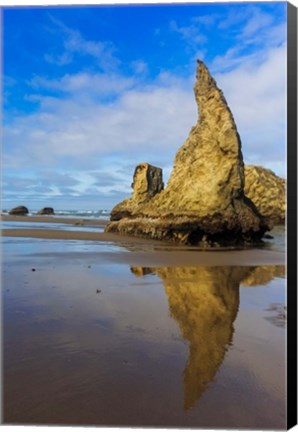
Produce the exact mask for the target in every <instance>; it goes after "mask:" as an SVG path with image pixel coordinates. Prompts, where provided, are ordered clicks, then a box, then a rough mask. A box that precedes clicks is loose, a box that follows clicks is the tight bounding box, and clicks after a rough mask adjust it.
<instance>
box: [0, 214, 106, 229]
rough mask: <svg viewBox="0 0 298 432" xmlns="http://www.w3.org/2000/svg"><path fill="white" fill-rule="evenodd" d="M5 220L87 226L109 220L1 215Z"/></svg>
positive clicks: (101, 224)
mask: <svg viewBox="0 0 298 432" xmlns="http://www.w3.org/2000/svg"><path fill="white" fill-rule="evenodd" d="M1 219H2V220H3V221H10V222H45V223H65V224H76V223H77V224H81V223H83V224H84V225H87V226H96V225H99V226H105V225H106V224H107V223H108V221H107V220H105V219H86V218H85V219H84V218H66V217H59V216H26V215H25V216H14V215H3V214H2V215H1Z"/></svg>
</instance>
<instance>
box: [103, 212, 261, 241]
mask: <svg viewBox="0 0 298 432" xmlns="http://www.w3.org/2000/svg"><path fill="white" fill-rule="evenodd" d="M267 229H268V228H267V226H266V225H264V226H262V227H258V228H256V229H255V230H254V229H253V228H250V229H248V230H247V231H244V230H243V229H242V227H241V226H240V225H237V224H233V223H231V221H230V222H226V223H224V224H222V221H221V220H220V216H219V217H218V220H217V222H216V220H215V218H214V217H212V218H206V219H204V220H198V219H195V218H193V219H190V218H186V217H181V218H176V217H175V218H173V219H168V218H164V219H161V218H131V219H129V218H124V219H121V220H120V221H112V222H109V223H108V225H107V226H106V228H105V231H106V232H113V233H119V234H123V235H129V236H137V237H145V238H146V237H147V238H149V239H155V240H164V241H168V242H172V243H177V244H183V245H196V246H198V247H201V248H210V247H214V248H218V247H240V246H255V245H261V244H263V242H262V237H263V235H264V233H265V231H266V230H267Z"/></svg>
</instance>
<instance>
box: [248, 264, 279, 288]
mask: <svg viewBox="0 0 298 432" xmlns="http://www.w3.org/2000/svg"><path fill="white" fill-rule="evenodd" d="M285 274H286V268H285V266H284V265H279V266H260V267H255V268H254V269H253V271H252V272H251V273H250V274H249V275H248V276H247V277H246V278H245V279H244V280H242V281H241V285H244V286H255V285H266V284H267V283H269V282H270V281H271V280H272V279H273V278H275V277H280V278H284V277H285Z"/></svg>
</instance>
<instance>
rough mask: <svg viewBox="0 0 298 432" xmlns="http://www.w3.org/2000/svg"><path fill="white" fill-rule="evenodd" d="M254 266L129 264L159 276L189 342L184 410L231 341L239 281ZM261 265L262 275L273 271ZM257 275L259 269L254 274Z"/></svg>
mask: <svg viewBox="0 0 298 432" xmlns="http://www.w3.org/2000/svg"><path fill="white" fill-rule="evenodd" d="M272 268H274V267H273V266H272ZM256 269H262V267H258V268H253V267H232V266H226V267H164V268H152V269H151V270H150V269H149V268H145V269H144V270H143V269H142V267H132V268H131V270H132V272H133V273H134V274H135V275H136V276H138V277H140V276H145V275H146V274H149V272H150V271H151V272H152V273H155V274H157V275H158V276H159V277H160V278H161V279H162V281H163V284H164V288H165V292H166V294H167V296H168V301H169V309H170V313H171V316H172V317H173V318H175V320H176V321H177V323H178V324H179V327H180V330H181V334H182V336H183V338H184V339H186V340H187V341H189V358H188V362H187V365H186V367H185V370H184V407H185V409H186V410H187V409H190V408H192V407H193V406H194V404H195V402H196V400H198V399H199V398H200V396H201V395H202V394H203V392H204V391H205V389H206V388H207V386H208V384H209V382H210V381H211V380H212V379H213V378H214V376H215V374H216V372H217V370H218V368H219V366H220V365H221V363H222V361H223V358H224V355H225V352H226V349H227V346H228V345H229V344H230V343H231V340H232V335H233V322H234V320H235V318H236V315H237V311H238V306H239V285H240V282H241V281H242V280H248V279H247V278H249V276H250V275H253V273H254V271H255V270H256ZM266 270H267V268H264V272H265V273H266V275H267V276H268V274H270V275H272V277H273V276H274V274H272V273H271V272H269V273H268V272H267V271H266ZM261 274H262V270H260V271H259V272H258V275H259V276H258V277H260V275H261ZM267 276H266V277H267ZM250 282H251V284H253V283H252V280H251V281H250Z"/></svg>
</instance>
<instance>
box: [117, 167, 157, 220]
mask: <svg viewBox="0 0 298 432" xmlns="http://www.w3.org/2000/svg"><path fill="white" fill-rule="evenodd" d="M131 187H132V188H133V193H132V197H131V198H129V199H125V200H124V201H122V202H121V203H119V204H117V205H116V206H115V207H114V208H113V210H112V212H111V220H119V219H121V218H123V217H127V216H130V215H131V214H132V213H134V212H137V211H138V209H139V208H140V205H142V204H144V203H146V202H147V201H149V200H150V199H151V198H153V197H154V196H155V195H156V194H157V193H159V192H160V191H162V190H163V188H164V184H163V181H162V169H161V168H157V167H155V166H153V165H150V164H148V163H146V162H144V163H141V164H139V165H137V167H136V169H135V172H134V176H133V183H132V185H131Z"/></svg>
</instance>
